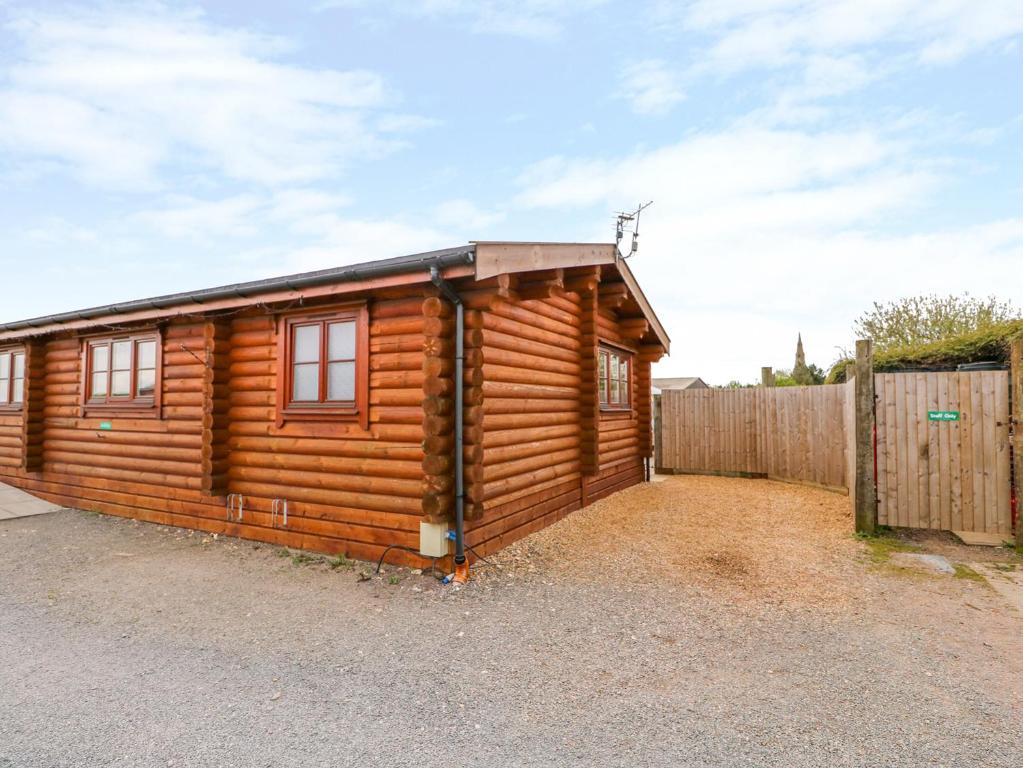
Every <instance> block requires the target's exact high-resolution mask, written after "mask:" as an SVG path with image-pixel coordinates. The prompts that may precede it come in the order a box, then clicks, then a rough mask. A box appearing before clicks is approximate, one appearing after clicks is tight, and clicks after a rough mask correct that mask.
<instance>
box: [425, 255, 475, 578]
mask: <svg viewBox="0 0 1023 768" xmlns="http://www.w3.org/2000/svg"><path fill="white" fill-rule="evenodd" d="M430 280H431V281H432V282H433V284H434V285H436V286H437V288H439V289H440V292H441V293H443V294H444V296H445V297H446V298H447V300H448V301H450V302H451V303H452V304H453V305H454V307H455V578H454V580H455V581H456V582H459V583H464V582H466V581H468V579H469V566H468V563H467V562H466V559H465V478H464V474H465V473H464V456H463V451H464V449H463V438H464V434H463V433H464V427H463V424H462V421H463V414H462V405H463V402H464V395H465V392H464V390H465V381H464V379H465V375H464V369H465V305H464V304H463V303H462V299H461V297H460V296H459V295H458V293H457V292H456V291H455V289H454V288H453V287H452V286H451V284H450V283H449V282H448V281H447V280H445V279H444V278H442V277H441V276H440V270H439V269H438V268H437V267H436V266H433V267H431V268H430Z"/></svg>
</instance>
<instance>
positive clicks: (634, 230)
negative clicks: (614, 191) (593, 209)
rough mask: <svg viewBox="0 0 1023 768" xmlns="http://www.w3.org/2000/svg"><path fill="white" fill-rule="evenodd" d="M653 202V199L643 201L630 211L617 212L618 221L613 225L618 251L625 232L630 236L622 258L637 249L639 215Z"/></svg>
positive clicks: (632, 253) (620, 250)
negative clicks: (626, 249) (630, 242)
mask: <svg viewBox="0 0 1023 768" xmlns="http://www.w3.org/2000/svg"><path fill="white" fill-rule="evenodd" d="M653 203H654V201H653V200H651V201H650V202H648V203H643V204H642V205H640V206H639V207H638V208H637V209H636V210H634V211H632V212H631V213H626V212H624V211H619V212H618V223H617V225H616V227H615V245H616V246H617V247H618V252H619V253H622V240H623V239H624V238H625V234H626V233H628V234H629V235H631V236H632V244H631V245H630V246H629V252H628V253H622V258H623V259H627V258H629V257H630V256H634V255H635V254H636V251H638V250H639V215H640V214H641V213H643V211H644V209H646V208H649V207H650V206H651V205H653Z"/></svg>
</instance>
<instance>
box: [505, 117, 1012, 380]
mask: <svg viewBox="0 0 1023 768" xmlns="http://www.w3.org/2000/svg"><path fill="white" fill-rule="evenodd" d="M917 149H918V148H917V146H916V145H914V144H912V143H910V142H908V141H907V140H906V139H905V138H904V137H902V136H901V135H899V134H892V133H889V132H886V131H883V130H881V129H878V128H873V127H870V126H863V127H861V128H858V129H856V130H845V131H842V130H820V131H815V132H809V131H796V130H781V129H771V128H764V127H756V126H752V125H750V124H748V123H744V124H737V125H735V126H733V127H732V128H729V129H726V130H723V131H721V132H719V133H699V134H693V135H691V136H689V137H686V138H684V139H682V140H680V141H678V142H676V143H674V144H671V145H667V146H664V147H659V148H654V149H647V150H641V151H636V152H633V153H632V154H629V155H624V156H620V157H596V158H590V159H577V160H568V159H565V158H552V159H549V160H547V161H544V162H541V163H538V164H537V165H535V166H533V167H532V168H530V169H529V170H528V171H527V172H526V173H524V174H523V175H522V177H521V178H520V179H519V183H520V186H521V192H520V195H519V197H518V201H517V202H518V204H519V205H522V206H525V207H527V208H530V209H536V208H545V209H553V210H558V209H576V210H579V209H584V210H585V209H603V210H604V211H607V212H608V214H610V212H611V211H614V210H616V209H618V208H620V207H622V206H623V205H624V204H625V203H626V202H632V201H636V200H648V199H653V200H654V205H653V206H652V207H651V208H650V209H649V210H648V211H646V212H644V214H643V221H642V227H641V243H642V245H641V247H640V251H639V254H638V255H637V256H636V257H635V258H634V259H633V260H632V261H631V262H630V263H631V264H632V265H633V269H634V270H635V271H636V273H637V276H638V277H639V280H640V283H641V284H642V285H644V286H645V288H646V291H647V293H648V295H649V297H650V299H651V301H652V303H653V305H654V306H655V307H656V308H657V310H658V312H659V313H660V315H661V319H662V320H663V321H664V322H665V325H666V327H667V328H669V329H670V334H671V336H672V338H673V355H672V357H671V358H670V359H668V360H666V361H665V362H663V363H661V364H660V365H659V370H660V372H661V374H662V375H672V374H677V375H700V376H703V377H704V378H705V379H707V380H709V381H712V382H715V383H725V382H727V381H729V380H731V379H740V380H744V381H752V380H754V379H756V377H757V375H758V370H759V365H773V366H776V367H780V366H790V365H791V363H792V360H791V357H792V351H793V349H794V345H795V338H796V334H797V333H798V332H799V331H802V332H803V335H804V340H805V341H806V342H807V350H808V354H809V355H810V360H811V361H813V362H816V363H818V364H819V365H828V364H830V363H831V362H832V361H833V360H834V359H835V357H836V356H837V351H836V350H837V348H838V347H843V346H844V347H848V346H850V344H851V342H852V341H853V339H852V336H851V331H850V327H851V323H852V320H853V319H854V318H855V317H856V316H857V315H858V314H859V313H860V312H861V311H863V310H864V309H866V308H867V307H866V305H867V304H868V303H869V301H871V300H873V299H878V300H882V299H886V298H894V297H896V296H899V295H913V294H919V293H926V292H949V291H955V292H959V291H963V290H970V291H971V292H973V293H975V294H978V295H987V294H989V293H992V292H998V291H1000V290H1002V289H1003V287H1004V286H1007V285H1014V284H1020V283H1023V218H1009V219H1006V220H1003V221H992V222H986V223H984V222H982V223H979V224H975V225H970V226H966V225H963V226H962V227H955V226H947V227H941V228H938V227H937V226H935V225H931V226H927V225H925V224H922V223H921V221H922V220H921V218H920V217H921V214H922V213H924V212H925V211H926V209H927V207H928V205H929V204H930V203H931V202H932V201H933V200H934V198H935V196H936V194H937V193H938V192H940V191H942V190H943V189H944V187H945V186H946V185H947V184H949V183H950V182H951V180H950V179H949V178H948V177H947V176H945V175H944V174H943V173H942V172H941V171H942V170H943V169H942V166H941V164H939V163H936V162H934V161H933V160H932V159H926V160H924V159H920V158H919V157H918V155H917ZM587 216H588V214H587ZM598 216H599V215H598ZM575 218H577V219H578V218H579V214H578V213H577V214H575ZM611 233H612V220H611V217H610V215H606V216H599V217H598V218H597V219H596V220H595V221H593V223H592V229H591V230H590V231H585V232H579V233H578V235H579V236H580V237H583V238H587V239H589V238H592V239H597V240H604V241H606V240H608V239H609V237H610V235H611ZM573 234H575V233H573ZM967 265H968V266H967ZM753 363H755V364H753Z"/></svg>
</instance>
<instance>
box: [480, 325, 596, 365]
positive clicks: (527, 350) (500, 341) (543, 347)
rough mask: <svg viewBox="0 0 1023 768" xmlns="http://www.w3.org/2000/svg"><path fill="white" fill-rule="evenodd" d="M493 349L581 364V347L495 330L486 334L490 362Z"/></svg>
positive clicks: (485, 358) (485, 339)
mask: <svg viewBox="0 0 1023 768" xmlns="http://www.w3.org/2000/svg"><path fill="white" fill-rule="evenodd" d="M492 349H505V350H508V351H510V352H516V353H520V354H528V355H538V356H541V357H547V358H550V359H552V360H560V361H562V362H567V363H572V364H577V363H578V362H579V346H578V345H577V344H563V345H560V346H555V345H551V344H545V343H544V342H542V341H537V340H535V339H528V340H524V339H523V338H522V337H520V336H516V335H514V334H513V333H502V332H501V331H497V330H495V329H493V328H491V329H488V330H487V331H485V332H484V352H483V355H484V360H485V361H486V360H489V359H490V358H489V355H490V351H491V350H492Z"/></svg>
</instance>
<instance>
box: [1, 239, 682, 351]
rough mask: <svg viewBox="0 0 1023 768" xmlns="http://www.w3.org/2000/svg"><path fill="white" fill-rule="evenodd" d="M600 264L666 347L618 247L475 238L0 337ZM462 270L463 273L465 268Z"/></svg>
mask: <svg viewBox="0 0 1023 768" xmlns="http://www.w3.org/2000/svg"><path fill="white" fill-rule="evenodd" d="M601 265H611V266H613V267H614V269H615V270H616V271H617V272H618V274H619V275H620V276H621V278H622V281H623V282H624V283H625V284H626V285H627V286H628V289H629V292H630V294H631V295H632V298H633V299H634V300H635V302H636V304H637V305H638V306H639V308H640V311H641V312H642V314H643V316H644V317H645V318H646V319H647V320H648V322H649V323H650V329H651V331H652V332H653V333H654V334H655V335H656V337H657V339H658V341H659V342H660V343H661V345H662V346H663V347H664V349H665V351H667V349H668V345H669V343H670V339H669V338H668V335H667V333H666V332H665V330H664V328H663V326H662V325H661V323H660V321H659V320H658V319H657V316H656V314H654V311H653V308H652V307H651V306H650V304H649V302H648V301H647V299H646V297H645V296H644V295H643V292H642V290H641V289H640V288H639V285H638V283H637V282H636V280H635V278H634V277H633V275H632V272H631V270H629V268H628V266H627V264H626V262H625V259H624V258H622V256H621V254H620V253H619V252H618V248H617V246H615V245H613V244H604V243H519V242H482V241H481V242H473V243H469V244H468V245H462V246H458V247H455V248H445V249H442V250H436V251H427V252H425V253H415V254H410V255H408V256H398V257H395V258H391V259H380V260H376V261H368V262H363V263H361V264H351V265H347V266H343V267H332V268H330V269H321V270H316V271H313V272H302V273H299V274H294V275H286V276H283V277H271V278H266V279H263V280H252V281H249V282H244V283H234V284H232V285H225V286H220V287H216V288H206V289H202V290H198V291H186V292H182V293H172V294H167V295H164V296H157V297H154V298H149V299H135V300H132V301H125V302H119V303H116V304H106V305H103V306H99V307H91V308H88V309H81V310H75V311H71V312H61V313H57V314H52V315H44V316H41V317H35V318H29V319H27V320H17V321H13V322H8V323H0V340H2V339H5V338H6V339H12V338H18V337H21V336H28V335H33V334H38V333H42V332H50V331H57V330H60V327H61V326H63V325H66V324H71V323H74V324H75V326H76V327H80V326H81V325H82V323H83V322H86V323H88V322H89V321H94V320H95V321H97V323H96V324H100V323H99V321H101V320H103V319H111V318H115V317H122V316H125V315H131V314H137V313H141V312H148V313H152V312H158V313H159V314H161V315H163V314H164V313H165V314H166V315H168V316H170V315H174V314H179V313H180V311H181V310H182V309H187V310H189V311H190V312H201V311H202V310H203V309H204V305H207V304H210V303H212V302H214V301H218V300H223V299H252V301H253V302H256V301H258V299H259V298H260V297H261V296H263V295H266V294H269V293H274V292H280V291H300V290H302V289H304V288H311V287H315V286H324V285H331V284H336V283H350V282H359V281H363V280H370V279H373V278H384V277H388V276H393V275H402V274H409V273H413V272H417V271H423V272H424V279H429V277H428V273H429V271H430V269H432V268H433V267H436V268H438V269H439V270H442V271H443V270H445V269H448V268H456V267H472V268H473V270H474V272H475V277H476V279H477V280H482V279H486V278H487V277H492V276H494V275H497V274H500V273H516V272H528V271H534V270H544V269H556V268H565V269H569V268H572V267H584V266H601ZM461 274H462V275H464V274H465V273H464V272H461ZM469 274H472V272H470V273H469ZM175 310H177V312H175ZM125 319H126V320H127V319H128V318H125Z"/></svg>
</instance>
